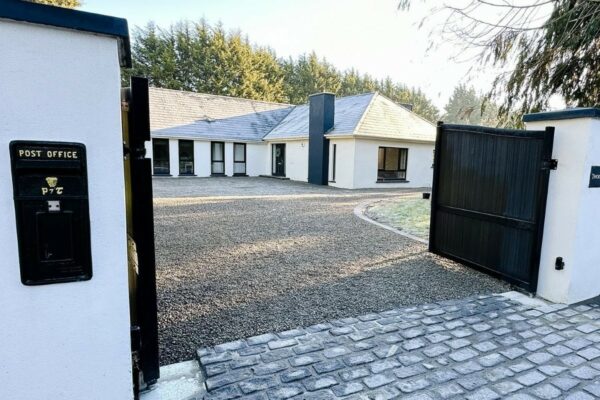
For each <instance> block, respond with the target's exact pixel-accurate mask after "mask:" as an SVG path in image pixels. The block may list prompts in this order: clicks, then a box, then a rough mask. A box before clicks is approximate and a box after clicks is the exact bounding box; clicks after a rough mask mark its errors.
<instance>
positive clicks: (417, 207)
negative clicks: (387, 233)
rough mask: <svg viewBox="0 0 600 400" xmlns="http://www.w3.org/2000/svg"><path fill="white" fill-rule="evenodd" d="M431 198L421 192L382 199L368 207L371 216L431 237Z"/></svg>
mask: <svg viewBox="0 0 600 400" xmlns="http://www.w3.org/2000/svg"><path fill="white" fill-rule="evenodd" d="M430 205H431V202H430V200H424V199H423V198H422V196H421V194H418V195H414V196H402V197H396V198H393V199H386V200H381V201H378V202H376V203H373V204H371V205H369V206H368V207H367V210H366V214H367V216H368V217H369V218H371V219H373V220H375V221H378V222H381V223H383V224H386V225H389V226H391V227H393V228H396V229H398V230H400V231H403V232H406V233H410V234H411V235H414V236H417V237H419V238H421V239H425V240H427V239H428V238H429V213H430V209H431V206H430Z"/></svg>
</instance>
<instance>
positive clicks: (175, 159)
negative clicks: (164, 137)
mask: <svg viewBox="0 0 600 400" xmlns="http://www.w3.org/2000/svg"><path fill="white" fill-rule="evenodd" d="M169 174H171V175H172V176H179V140H178V139H169Z"/></svg>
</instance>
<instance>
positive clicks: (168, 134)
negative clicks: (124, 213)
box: [147, 88, 436, 189]
mask: <svg viewBox="0 0 600 400" xmlns="http://www.w3.org/2000/svg"><path fill="white" fill-rule="evenodd" d="M150 126H151V135H152V143H151V144H148V146H147V154H148V155H149V157H150V158H151V159H152V165H153V171H154V175H156V176H159V175H163V176H202V177H206V176H274V177H281V178H288V179H292V180H297V181H308V182H312V183H319V184H328V185H331V186H336V187H341V188H348V189H358V188H376V187H381V186H382V184H385V186H384V187H389V186H396V187H429V186H431V180H432V168H431V167H432V163H433V148H434V143H435V135H436V130H435V126H434V125H433V124H432V123H430V122H429V121H427V120H425V119H423V118H421V117H420V116H418V115H417V114H415V113H414V112H412V111H411V109H410V107H409V106H406V105H400V104H397V103H395V102H393V101H392V100H390V99H388V98H386V97H385V96H383V95H381V94H379V93H365V94H361V95H356V96H348V97H342V98H337V99H336V98H335V97H334V96H333V95H332V94H329V93H320V94H316V95H313V96H310V98H309V104H306V105H299V106H294V105H290V104H281V103H270V102H263V101H256V100H249V99H241V98H234V97H227V96H216V95H209V94H201V93H192V92H184V91H178V90H168V89H158V88H150Z"/></svg>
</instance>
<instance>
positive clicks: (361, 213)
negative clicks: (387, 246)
mask: <svg viewBox="0 0 600 400" xmlns="http://www.w3.org/2000/svg"><path fill="white" fill-rule="evenodd" d="M383 200H384V199H379V200H367V201H364V202H362V203H360V204H359V205H358V206H356V207H355V208H354V215H356V216H357V217H358V218H360V219H362V220H364V221H367V222H369V223H371V224H373V225H377V226H378V227H380V228H383V229H387V230H388V231H391V232H394V233H397V234H398V235H402V236H404V237H407V238H409V239H412V240H415V241H417V242H419V243H423V244H427V245H428V244H429V241H428V240H425V239H421V238H420V237H418V236H415V235H413V234H410V233H408V232H403V231H401V230H400V229H396V228H394V227H391V226H389V225H386V224H383V223H381V222H378V221H375V220H374V219H371V218H369V217H368V216H367V214H366V211H367V208H368V207H369V206H370V205H372V204H374V203H378V202H380V201H383Z"/></svg>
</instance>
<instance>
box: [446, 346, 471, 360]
mask: <svg viewBox="0 0 600 400" xmlns="http://www.w3.org/2000/svg"><path fill="white" fill-rule="evenodd" d="M477 355H478V353H477V352H476V351H475V350H473V349H470V348H466V349H461V350H457V351H454V352H452V353H450V354H449V355H448V357H450V358H451V359H453V360H454V361H456V362H461V361H466V360H469V359H471V358H473V357H477Z"/></svg>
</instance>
